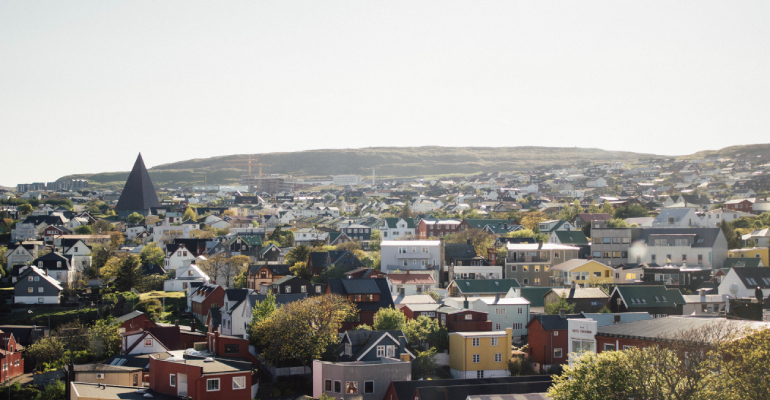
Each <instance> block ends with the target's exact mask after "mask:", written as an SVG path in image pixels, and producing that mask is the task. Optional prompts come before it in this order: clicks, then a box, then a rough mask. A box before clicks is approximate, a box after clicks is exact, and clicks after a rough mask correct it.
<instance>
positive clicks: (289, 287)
mask: <svg viewBox="0 0 770 400" xmlns="http://www.w3.org/2000/svg"><path fill="white" fill-rule="evenodd" d="M285 292H286V293H291V286H289V285H286V287H285Z"/></svg>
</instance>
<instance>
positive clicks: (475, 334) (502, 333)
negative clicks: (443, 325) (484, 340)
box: [450, 331, 506, 337]
mask: <svg viewBox="0 0 770 400" xmlns="http://www.w3.org/2000/svg"><path fill="white" fill-rule="evenodd" d="M450 335H460V336H462V337H496V336H505V335H506V332H505V331H491V332H452V333H450Z"/></svg>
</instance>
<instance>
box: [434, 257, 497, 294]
mask: <svg viewBox="0 0 770 400" xmlns="http://www.w3.org/2000/svg"><path fill="white" fill-rule="evenodd" d="M498 254H499V253H498ZM424 294H427V295H428V296H430V297H431V298H432V299H433V301H435V302H436V303H440V302H441V295H440V294H438V293H437V292H435V291H433V290H430V291H427V292H425V293H424Z"/></svg>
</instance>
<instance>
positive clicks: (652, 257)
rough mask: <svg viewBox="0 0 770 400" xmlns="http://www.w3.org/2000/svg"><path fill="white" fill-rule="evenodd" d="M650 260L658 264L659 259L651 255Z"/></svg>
mask: <svg viewBox="0 0 770 400" xmlns="http://www.w3.org/2000/svg"><path fill="white" fill-rule="evenodd" d="M650 260H651V261H652V262H657V257H655V254H650Z"/></svg>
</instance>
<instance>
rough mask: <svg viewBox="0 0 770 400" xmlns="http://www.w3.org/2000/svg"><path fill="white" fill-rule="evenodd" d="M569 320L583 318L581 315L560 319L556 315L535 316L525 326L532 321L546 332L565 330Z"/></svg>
mask: <svg viewBox="0 0 770 400" xmlns="http://www.w3.org/2000/svg"><path fill="white" fill-rule="evenodd" d="M570 318H583V314H567V315H565V318H562V317H560V316H559V315H558V314H535V316H534V318H532V319H531V320H530V321H529V323H528V324H527V326H529V325H530V324H531V323H532V321H535V320H537V321H538V322H540V325H541V326H542V327H543V329H545V330H547V331H553V330H566V329H567V325H568V323H567V320H568V319H570Z"/></svg>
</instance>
